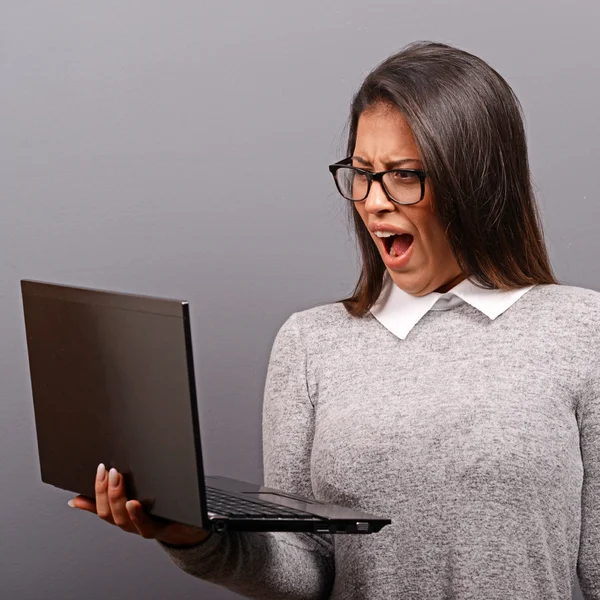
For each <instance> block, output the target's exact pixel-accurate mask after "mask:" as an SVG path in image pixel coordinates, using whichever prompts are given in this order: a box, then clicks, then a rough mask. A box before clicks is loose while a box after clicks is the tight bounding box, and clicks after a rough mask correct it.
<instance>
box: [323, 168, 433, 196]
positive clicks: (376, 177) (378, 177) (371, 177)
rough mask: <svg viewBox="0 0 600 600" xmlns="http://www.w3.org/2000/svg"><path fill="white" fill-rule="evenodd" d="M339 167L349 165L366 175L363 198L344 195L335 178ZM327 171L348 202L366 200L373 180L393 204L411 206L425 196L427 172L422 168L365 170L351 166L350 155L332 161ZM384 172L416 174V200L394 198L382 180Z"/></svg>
mask: <svg viewBox="0 0 600 600" xmlns="http://www.w3.org/2000/svg"><path fill="white" fill-rule="evenodd" d="M340 167H344V168H348V167H350V168H352V169H354V170H355V171H357V172H358V173H362V174H363V175H365V176H366V178H367V192H366V194H365V197H364V198H361V199H360V200H357V199H356V198H348V196H345V195H344V193H343V192H342V189H341V187H340V184H339V183H338V179H337V173H338V171H339V169H340ZM329 172H330V173H331V174H332V175H333V180H334V181H335V187H337V189H338V192H339V193H340V195H341V196H342V197H343V198H346V200H350V202H362V201H363V200H366V199H367V197H368V196H369V192H370V191H371V184H372V183H373V182H374V181H378V182H379V185H381V187H382V189H383V191H384V193H385V195H386V196H387V197H388V198H389V200H391V201H392V202H393V203H394V204H399V205H401V206H411V205H413V204H417V202H421V200H423V198H424V197H425V178H426V177H427V173H426V172H425V171H423V170H422V169H389V170H388V171H379V172H378V173H374V172H373V171H366V170H365V169H359V168H358V167H353V166H352V157H348V158H344V159H342V160H340V161H339V162H336V163H334V164H333V165H329ZM386 173H411V174H413V175H416V176H417V177H418V178H419V181H420V182H421V197H420V198H419V199H418V200H417V201H416V202H400V201H398V200H396V199H395V198H394V197H393V196H392V195H391V194H390V193H389V191H388V189H387V188H386V187H385V183H384V181H383V176H384V175H385V174H386Z"/></svg>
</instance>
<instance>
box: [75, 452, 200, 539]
mask: <svg viewBox="0 0 600 600" xmlns="http://www.w3.org/2000/svg"><path fill="white" fill-rule="evenodd" d="M94 486H95V491H96V500H95V501H94V500H90V499H89V498H86V497H85V496H77V497H75V498H73V499H72V500H69V506H72V507H73V508H79V509H80V510H85V511H88V512H92V513H95V514H97V515H98V516H99V517H100V518H101V519H102V520H103V521H106V522H107V523H110V524H111V525H116V526H117V527H120V528H121V529H123V531H127V532H129V533H135V534H138V535H141V536H142V537H144V538H147V539H155V540H159V541H161V542H165V543H166V544H170V545H172V546H194V545H196V544H199V543H200V542H203V541H204V540H205V539H206V538H207V537H208V536H209V535H210V533H209V532H208V531H206V530H205V529H200V528H199V527H193V526H191V525H184V524H183V523H176V522H174V521H167V520H166V519H159V518H156V517H151V516H150V515H147V514H146V513H145V512H144V508H143V506H142V504H141V503H140V502H138V501H137V500H127V496H126V495H125V486H124V485H123V476H122V475H121V474H120V473H119V472H118V471H117V470H116V469H111V470H110V472H109V473H107V472H106V468H105V467H104V465H103V464H100V465H99V466H98V471H97V473H96V480H95V484H94Z"/></svg>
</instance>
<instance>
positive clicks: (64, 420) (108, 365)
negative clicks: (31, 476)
mask: <svg viewBox="0 0 600 600" xmlns="http://www.w3.org/2000/svg"><path fill="white" fill-rule="evenodd" d="M21 293H22V298H23V310H24V318H25V330H26V335H27V350H28V356H29V370H30V378H31V387H32V395H33V407H34V415H35V426H36V435H37V444H38V454H39V463H40V470H41V479H42V481H43V482H44V483H47V484H50V485H53V486H55V487H58V488H61V489H64V490H69V491H71V492H74V493H76V494H81V495H83V496H87V497H90V498H94V497H95V491H94V474H95V471H96V468H97V466H98V464H99V463H104V464H105V465H106V467H107V468H111V467H114V468H116V469H117V470H118V471H119V472H120V473H121V474H122V475H123V478H124V482H125V489H126V493H127V496H128V498H130V499H137V500H139V501H140V502H141V503H142V505H143V506H144V507H145V509H146V511H147V512H148V513H149V514H151V515H153V516H155V517H162V518H164V519H169V520H172V521H177V522H180V523H184V524H187V525H195V526H197V527H202V528H204V529H206V530H209V531H216V532H222V531H234V530H237V531H304V532H313V533H351V534H365V533H373V532H377V531H379V530H381V528H382V527H384V526H385V525H388V524H390V523H391V520H390V519H386V518H382V517H378V516H375V515H371V514H367V513H363V512H359V511H356V510H351V509H349V508H344V507H342V506H336V505H332V504H326V503H323V502H319V501H316V500H313V499H309V498H302V497H299V496H296V495H293V494H288V493H286V492H285V491H281V490H275V489H272V488H267V487H264V486H260V485H256V484H253V483H248V482H244V481H238V480H235V479H230V478H226V477H219V476H205V475H204V466H203V461H202V450H201V443H200V423H199V418H198V407H197V395H196V384H195V377H194V364H193V356H192V338H191V330H190V313H189V305H188V303H187V302H184V301H179V300H170V299H165V298H155V297H149V296H138V295H133V294H124V293H118V292H109V291H101V290H93V289H87V288H82V287H72V286H65V285H57V284H52V283H45V282H40V281H31V280H22V281H21Z"/></svg>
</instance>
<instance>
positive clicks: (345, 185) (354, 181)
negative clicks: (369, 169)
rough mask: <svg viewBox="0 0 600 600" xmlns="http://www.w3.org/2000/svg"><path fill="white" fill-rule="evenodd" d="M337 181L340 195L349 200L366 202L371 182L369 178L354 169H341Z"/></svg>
mask: <svg viewBox="0 0 600 600" xmlns="http://www.w3.org/2000/svg"><path fill="white" fill-rule="evenodd" d="M335 180H336V182H337V184H338V188H339V190H340V193H341V194H342V196H344V198H347V199H348V200H364V199H365V198H366V197H367V189H368V187H369V180H368V179H367V176H366V175H364V174H363V173H360V172H359V171H356V170H355V169H353V168H352V167H340V168H339V169H338V170H337V172H336V174H335Z"/></svg>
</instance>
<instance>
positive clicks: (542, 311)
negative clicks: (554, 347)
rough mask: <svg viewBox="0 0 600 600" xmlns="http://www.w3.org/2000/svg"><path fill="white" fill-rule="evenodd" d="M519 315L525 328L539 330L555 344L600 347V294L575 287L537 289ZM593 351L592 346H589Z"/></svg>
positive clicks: (557, 285)
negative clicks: (591, 345)
mask: <svg viewBox="0 0 600 600" xmlns="http://www.w3.org/2000/svg"><path fill="white" fill-rule="evenodd" d="M521 300H523V303H522V304H521V301H519V302H518V303H517V304H521V308H520V310H519V311H518V314H519V315H520V318H519V321H520V322H521V323H522V326H523V327H524V328H528V329H530V328H531V327H535V328H538V329H540V330H541V331H543V332H544V333H547V334H548V335H550V336H552V337H553V338H554V339H555V340H557V341H558V340H563V341H564V340H567V339H569V338H571V339H573V340H575V339H577V340H578V341H579V342H580V343H582V344H584V345H585V344H590V343H593V344H594V345H595V346H596V345H597V344H600V292H597V291H595V290H591V289H587V288H583V287H577V286H572V285H562V284H548V285H546V284H545V285H537V286H535V287H534V288H532V289H531V290H529V292H527V294H525V296H523V298H521ZM588 348H589V346H588Z"/></svg>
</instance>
